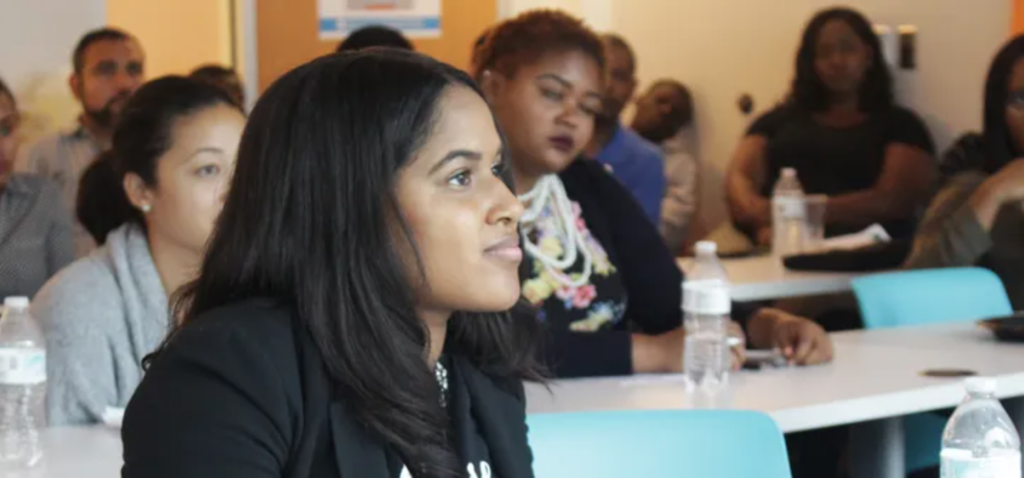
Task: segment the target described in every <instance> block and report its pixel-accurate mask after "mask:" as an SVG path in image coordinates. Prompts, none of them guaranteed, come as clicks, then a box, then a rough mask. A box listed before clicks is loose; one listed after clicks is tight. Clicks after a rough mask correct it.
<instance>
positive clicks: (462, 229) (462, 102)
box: [395, 87, 523, 367]
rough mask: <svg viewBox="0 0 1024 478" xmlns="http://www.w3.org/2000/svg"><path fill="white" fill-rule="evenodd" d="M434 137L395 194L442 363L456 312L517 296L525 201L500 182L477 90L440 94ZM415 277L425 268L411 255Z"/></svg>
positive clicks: (496, 149)
mask: <svg viewBox="0 0 1024 478" xmlns="http://www.w3.org/2000/svg"><path fill="white" fill-rule="evenodd" d="M439 109H440V115H439V117H438V119H437V122H436V124H435V125H434V130H433V132H432V134H431V135H430V138H429V139H428V140H427V142H426V143H425V144H424V145H423V147H422V148H421V149H420V150H419V151H418V152H417V153H416V155H415V157H414V158H413V160H412V161H411V162H409V163H408V164H407V165H406V166H404V167H403V168H402V169H401V171H399V173H398V178H397V181H396V184H395V196H396V197H397V200H398V208H399V210H400V212H401V214H402V217H403V218H404V220H405V221H406V223H407V224H408V226H409V228H410V230H411V231H412V236H413V240H414V241H415V247H416V250H417V251H418V252H419V255H420V259H421V261H422V265H423V274H424V277H425V279H426V282H425V283H419V284H417V286H416V293H417V298H416V300H417V304H416V312H417V314H418V316H419V317H420V319H421V320H423V322H424V323H425V324H427V327H428V330H429V331H430V350H429V351H428V357H427V362H428V363H429V365H430V366H431V367H433V365H434V364H435V363H437V359H438V357H440V355H441V351H442V350H443V349H444V338H445V332H446V330H447V326H448V320H449V319H450V318H451V315H452V313H453V312H455V311H457V310H463V311H474V312H476V311H480V312H488V311H503V310H508V309H510V308H511V307H512V305H514V304H515V302H516V301H517V300H518V299H519V287H520V284H519V272H518V268H519V263H520V262H521V261H522V250H521V249H520V248H519V236H518V234H517V232H516V231H517V229H516V226H517V224H518V223H519V218H520V217H521V216H522V214H523V206H522V204H520V203H519V200H518V199H516V197H515V195H514V194H513V193H512V191H511V190H510V189H509V188H508V186H506V185H505V183H503V182H502V181H501V178H500V177H499V176H498V174H497V171H500V167H501V138H500V137H499V136H498V131H497V129H496V128H495V127H494V121H493V119H492V116H491V112H490V110H489V109H488V107H487V103H485V102H484V100H483V99H482V98H480V96H479V95H477V94H476V93H475V92H473V91H472V90H470V89H468V88H465V87H452V88H450V89H449V90H448V91H447V92H445V93H444V96H443V97H442V99H441V100H440V104H439ZM406 262H407V264H408V267H407V268H408V270H407V274H408V275H409V277H413V278H417V279H414V280H416V282H419V281H418V278H419V277H420V270H419V269H418V268H417V265H416V264H415V262H414V261H412V260H408V261H406Z"/></svg>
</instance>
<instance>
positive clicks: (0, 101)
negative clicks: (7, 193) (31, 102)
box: [0, 93, 21, 190]
mask: <svg viewBox="0 0 1024 478" xmlns="http://www.w3.org/2000/svg"><path fill="white" fill-rule="evenodd" d="M20 122H21V116H20V115H19V114H18V109H17V108H15V106H14V100H13V99H12V98H11V97H9V96H7V95H6V94H3V93H0V190H2V188H3V185H4V184H6V183H7V178H8V177H9V176H10V173H11V171H12V170H13V169H14V158H15V157H17V155H18V145H19V143H20V139H19V138H18V126H19V124H20Z"/></svg>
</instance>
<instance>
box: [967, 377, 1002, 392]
mask: <svg viewBox="0 0 1024 478" xmlns="http://www.w3.org/2000/svg"><path fill="white" fill-rule="evenodd" d="M964 385H965V386H966V388H967V393H984V394H992V393H996V379H994V378H992V377H971V378H969V379H967V380H966V381H965V382H964Z"/></svg>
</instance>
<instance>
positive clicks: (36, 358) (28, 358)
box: [0, 348, 46, 385]
mask: <svg viewBox="0 0 1024 478" xmlns="http://www.w3.org/2000/svg"><path fill="white" fill-rule="evenodd" d="M44 382H46V350H44V349H41V348H0V385H38V384H41V383H44Z"/></svg>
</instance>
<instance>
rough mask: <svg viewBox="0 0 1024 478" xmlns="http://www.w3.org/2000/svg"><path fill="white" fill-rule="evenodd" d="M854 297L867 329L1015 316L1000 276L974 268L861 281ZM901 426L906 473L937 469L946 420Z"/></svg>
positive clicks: (921, 419) (915, 420)
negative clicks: (904, 432) (904, 442)
mask: <svg viewBox="0 0 1024 478" xmlns="http://www.w3.org/2000/svg"><path fill="white" fill-rule="evenodd" d="M853 292H854V294H855V295H856V296H857V302H858V303H859V304H860V311H861V317H862V318H863V319H864V326H865V327H866V328H868V329H878V328H886V327H902V326H912V325H927V324H941V323H951V322H967V321H971V320H977V319H984V318H988V317H999V316H1005V315H1010V314H1011V313H1013V307H1012V306H1011V305H1010V299H1009V297H1007V295H1006V288H1004V287H1003V282H1002V281H1001V280H999V276H997V275H995V274H994V273H993V272H992V271H990V270H988V269H981V268H977V267H969V268H956V269H931V270H919V271H906V272H892V273H887V274H878V275H872V276H867V277H861V278H858V279H854V280H853ZM903 423H904V429H905V430H906V448H905V449H906V465H907V467H906V469H907V471H914V470H920V469H922V468H926V467H931V466H936V465H937V464H938V459H939V452H940V451H941V449H942V430H943V428H944V427H945V426H946V420H945V418H943V417H940V416H937V415H935V414H931V413H925V414H917V415H910V416H908V417H906V418H905V419H904V421H903Z"/></svg>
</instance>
